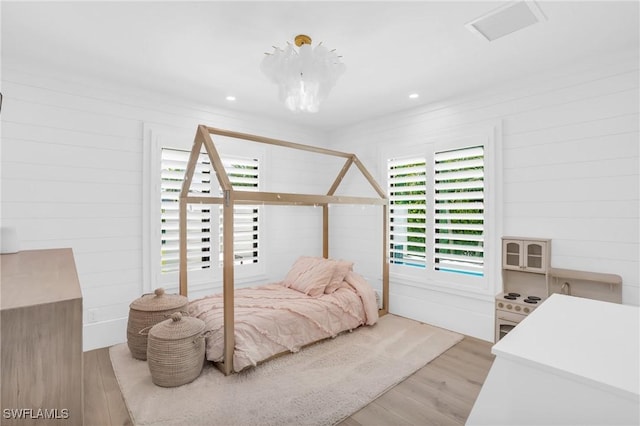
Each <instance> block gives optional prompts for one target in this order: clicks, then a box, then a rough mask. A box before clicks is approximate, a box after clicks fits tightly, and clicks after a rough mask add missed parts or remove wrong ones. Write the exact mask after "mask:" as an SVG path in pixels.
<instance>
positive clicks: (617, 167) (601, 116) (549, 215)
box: [331, 51, 640, 340]
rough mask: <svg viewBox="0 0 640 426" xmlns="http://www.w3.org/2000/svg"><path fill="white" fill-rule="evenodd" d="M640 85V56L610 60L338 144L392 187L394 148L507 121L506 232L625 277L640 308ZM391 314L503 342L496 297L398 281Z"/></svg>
mask: <svg viewBox="0 0 640 426" xmlns="http://www.w3.org/2000/svg"><path fill="white" fill-rule="evenodd" d="M638 81H639V74H638V52H635V51H634V52H621V53H617V54H610V55H603V56H602V57H599V58H590V59H588V60H585V61H584V62H583V63H575V64H565V65H561V64H559V66H558V68H557V69H555V70H552V71H549V72H547V73H544V74H540V75H532V76H523V78H522V79H520V80H518V81H513V82H508V83H505V84H504V85H503V86H501V87H497V88H492V89H491V90H488V91H486V92H484V93H478V94H469V96H467V97H465V98H459V99H452V100H449V101H447V102H445V103H442V104H438V105H430V106H427V107H423V108H415V109H412V110H408V111H405V112H403V113H399V114H395V115H392V116H387V117H381V118H378V119H376V120H371V121H367V122H364V123H360V124H358V125H355V126H351V127H348V128H345V129H340V130H339V131H335V132H333V133H332V134H331V141H332V145H333V146H334V147H336V148H337V147H339V148H340V149H344V150H351V151H355V152H358V153H361V156H363V157H364V158H363V160H364V161H366V162H367V163H368V164H372V165H375V166H373V167H372V168H373V169H374V171H375V173H376V176H377V177H378V179H379V181H380V182H381V183H382V184H384V182H385V176H384V174H385V171H384V163H383V161H384V158H382V156H381V154H380V153H381V152H382V151H384V148H385V146H388V145H389V144H394V146H396V147H399V146H401V145H403V144H415V143H417V142H418V143H419V140H420V139H421V138H422V139H427V138H432V137H433V135H437V134H445V135H446V134H447V132H449V131H456V130H457V129H461V128H465V127H468V126H476V125H480V124H483V123H494V122H496V121H499V122H501V123H502V127H503V135H502V147H503V149H502V152H501V153H498V154H499V155H501V156H502V164H503V167H502V170H501V174H502V199H503V202H502V203H501V205H500V206H499V209H500V210H501V211H500V212H499V213H500V215H501V217H502V221H501V225H502V230H501V231H500V232H501V235H515V236H525V237H526V236H530V237H542V238H551V239H552V247H553V249H552V265H553V266H554V267H558V268H569V269H578V270H585V271H595V272H605V273H615V274H619V275H621V276H622V278H623V289H622V292H623V302H624V303H627V304H633V305H638V301H639V286H640V276H639V270H640V263H639V259H640V253H639V250H638V243H639V238H638V237H639V235H638V234H639V232H640V229H639V217H640V216H639V213H638V212H639V207H638V198H639V186H638V179H639V174H638V170H639V157H638V151H639V145H640V143H639V137H638V125H639V116H638V106H639V89H638ZM358 220H361V219H358ZM343 222H344V223H342V224H340V226H342V227H343V228H344V229H345V230H347V229H348V228H349V227H350V226H352V225H353V224H351V223H349V222H348V221H343ZM338 233H339V232H338ZM501 235H497V236H493V237H494V239H495V237H498V238H499V237H500V236H501ZM376 242H377V240H376V239H375V238H373V239H365V241H363V244H362V245H363V246H368V245H372V244H376ZM340 255H341V256H344V257H346V258H350V257H352V256H357V255H358V254H357V253H351V252H349V249H348V248H346V247H345V248H344V249H343V250H342V251H341V253H340ZM491 255H493V256H497V255H499V252H498V253H496V252H494V253H492V254H491ZM495 290H496V292H499V291H500V290H501V285H500V283H496V286H495ZM391 311H392V312H394V313H398V314H401V315H406V316H409V317H411V318H415V319H419V320H422V321H426V322H430V323H432V324H436V325H440V326H443V327H446V328H450V329H453V330H457V331H460V332H463V333H466V334H470V335H474V336H477V337H480V338H483V339H486V340H493V300H492V299H488V300H487V299H483V298H481V297H480V298H479V297H473V296H472V295H465V294H451V293H448V292H446V291H442V290H441V289H435V288H432V287H430V286H429V285H428V283H425V285H424V286H415V285H408V284H407V283H403V282H400V281H398V280H396V281H393V280H392V285H391Z"/></svg>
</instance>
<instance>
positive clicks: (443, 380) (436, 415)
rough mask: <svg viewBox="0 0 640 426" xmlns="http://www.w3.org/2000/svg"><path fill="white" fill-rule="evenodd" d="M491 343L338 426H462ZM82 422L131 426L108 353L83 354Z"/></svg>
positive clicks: (465, 346)
mask: <svg viewBox="0 0 640 426" xmlns="http://www.w3.org/2000/svg"><path fill="white" fill-rule="evenodd" d="M491 346H492V344H491V343H488V342H485V341H482V340H478V339H474V338H472V337H465V338H464V339H463V340H462V341H461V342H460V343H458V344H457V345H455V346H454V347H452V348H451V349H449V350H448V351H446V352H445V353H443V354H442V355H440V356H439V357H438V358H436V359H435V360H433V361H431V362H430V363H429V364H427V365H426V366H424V367H423V368H422V369H420V370H418V371H417V372H416V373H414V374H413V375H412V376H410V377H409V378H407V379H406V380H405V381H404V382H402V383H400V384H398V385H397V386H395V387H393V388H392V389H390V390H389V391H387V392H386V393H385V394H384V395H382V396H380V397H379V398H378V399H376V400H375V401H373V402H371V403H370V404H369V405H367V406H366V407H364V408H363V409H361V410H360V411H358V412H357V413H354V414H353V415H352V416H351V417H349V418H347V419H346V420H344V421H343V422H342V423H340V426H368V425H463V424H464V423H465V420H466V419H467V417H468V416H469V413H470V412H471V407H472V406H473V403H474V401H475V400H476V397H477V396H478V393H479V392H480V387H481V386H482V384H483V383H484V380H485V378H486V377H487V373H488V372H489V368H490V367H491V364H492V363H493V358H494V357H493V355H491ZM84 416H85V417H84V418H85V424H86V425H89V426H109V425H131V424H132V423H131V419H130V418H129V413H128V412H127V408H126V407H125V405H124V401H123V400H122V394H121V393H120V389H119V388H118V384H117V382H116V378H115V375H114V373H113V368H112V367H111V361H110V359H109V351H108V349H107V348H103V349H96V350H94V351H90V352H85V353H84Z"/></svg>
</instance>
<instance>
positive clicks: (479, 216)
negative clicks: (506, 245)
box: [434, 146, 484, 276]
mask: <svg viewBox="0 0 640 426" xmlns="http://www.w3.org/2000/svg"><path fill="white" fill-rule="evenodd" d="M434 163H435V164H434V190H435V191H434V192H435V194H434V195H435V196H434V203H435V205H434V208H435V215H434V218H435V226H434V231H435V233H434V268H435V270H437V271H446V272H457V273H463V274H470V275H476V276H483V275H484V148H483V147H482V146H476V147H469V148H463V149H454V150H449V151H441V152H436V153H435V156H434Z"/></svg>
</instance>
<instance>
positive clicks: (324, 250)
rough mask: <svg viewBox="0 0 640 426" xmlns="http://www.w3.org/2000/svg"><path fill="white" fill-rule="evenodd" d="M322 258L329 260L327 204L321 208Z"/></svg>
mask: <svg viewBox="0 0 640 426" xmlns="http://www.w3.org/2000/svg"><path fill="white" fill-rule="evenodd" d="M322 257H324V258H325V259H328V258H329V204H324V205H323V206H322Z"/></svg>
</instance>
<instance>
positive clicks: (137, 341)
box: [127, 288, 189, 360]
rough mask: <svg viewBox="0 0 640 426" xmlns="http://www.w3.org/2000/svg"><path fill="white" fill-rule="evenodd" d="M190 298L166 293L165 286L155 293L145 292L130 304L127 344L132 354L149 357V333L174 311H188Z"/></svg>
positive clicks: (137, 357) (136, 356)
mask: <svg viewBox="0 0 640 426" xmlns="http://www.w3.org/2000/svg"><path fill="white" fill-rule="evenodd" d="M188 303H189V300H188V299H187V298H186V297H185V296H180V295H177V294H165V292H164V289H163V288H158V289H156V291H155V292H154V293H150V294H144V295H143V296H142V297H140V298H138V299H136V300H134V301H133V302H132V303H131V304H130V305H129V321H128V322H127V344H128V345H129V350H130V351H131V355H132V356H133V357H134V358H136V359H141V360H145V359H147V334H148V333H145V332H144V330H147V331H148V330H149V329H150V328H151V327H152V326H154V325H156V324H157V323H159V322H160V321H164V320H166V319H167V318H169V317H170V316H171V314H172V313H174V312H178V311H186V309H187V304H188Z"/></svg>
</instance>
